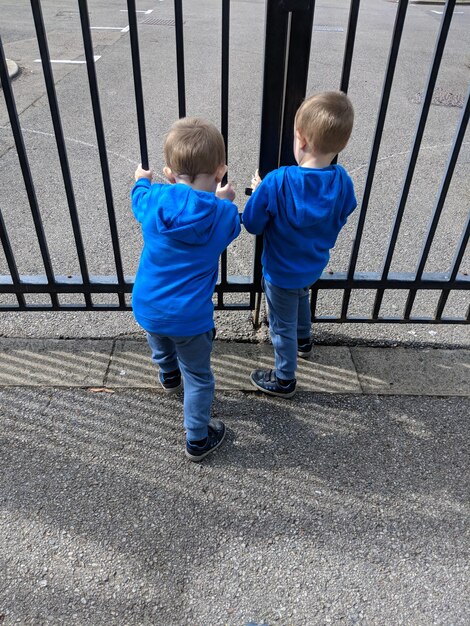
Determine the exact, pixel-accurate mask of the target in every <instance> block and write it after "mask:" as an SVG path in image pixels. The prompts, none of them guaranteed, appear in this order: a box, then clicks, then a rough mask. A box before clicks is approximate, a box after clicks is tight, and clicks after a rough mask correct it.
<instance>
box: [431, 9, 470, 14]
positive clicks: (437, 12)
mask: <svg viewBox="0 0 470 626" xmlns="http://www.w3.org/2000/svg"><path fill="white" fill-rule="evenodd" d="M431 13H436V14H437V15H442V14H443V13H444V11H434V10H432V9H431ZM463 13H464V12H463V11H454V13H453V15H463Z"/></svg>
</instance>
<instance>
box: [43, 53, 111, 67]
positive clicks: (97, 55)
mask: <svg viewBox="0 0 470 626" xmlns="http://www.w3.org/2000/svg"><path fill="white" fill-rule="evenodd" d="M93 59H94V61H95V63H96V61H98V59H101V54H95V55H94V57H93ZM50 62H51V63H68V64H69V65H84V64H85V63H86V61H71V60H70V59H51V60H50ZM33 63H42V59H34V61H33Z"/></svg>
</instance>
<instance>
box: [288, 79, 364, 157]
mask: <svg viewBox="0 0 470 626" xmlns="http://www.w3.org/2000/svg"><path fill="white" fill-rule="evenodd" d="M353 122H354V109H353V106H352V104H351V100H350V99H349V98H348V96H347V95H346V94H345V93H343V92H342V91H324V92H322V93H318V94H315V95H314V96H311V97H310V98H307V99H306V100H304V102H303V103H302V104H301V105H300V107H299V109H298V111H297V113H296V115H295V132H296V135H297V134H298V135H300V136H301V137H302V138H303V139H304V140H305V142H306V144H307V146H306V149H305V151H307V152H315V153H317V154H318V153H319V154H337V153H338V152H341V150H343V148H344V147H345V146H346V144H347V143H348V141H349V137H350V135H351V131H352V127H353Z"/></svg>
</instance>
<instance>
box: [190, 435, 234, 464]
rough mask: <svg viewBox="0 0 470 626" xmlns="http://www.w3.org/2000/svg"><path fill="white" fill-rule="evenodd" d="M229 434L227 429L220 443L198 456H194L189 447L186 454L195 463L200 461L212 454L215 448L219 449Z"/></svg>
mask: <svg viewBox="0 0 470 626" xmlns="http://www.w3.org/2000/svg"><path fill="white" fill-rule="evenodd" d="M226 434H227V431H226V430H225V431H224V436H223V437H222V439H221V440H220V441H219V443H218V444H217V445H216V446H214V447H213V448H211V449H210V450H207V452H204V454H198V455H197V456H193V455H192V454H191V453H189V452H188V448H185V449H184V453H185V454H186V456H187V457H188V459H189V460H190V461H192V462H193V463H199V461H202V460H203V459H205V458H206V456H208V455H209V454H211V452H214V450H217V448H219V447H220V446H221V445H222V443H223V442H224V440H225V435H226Z"/></svg>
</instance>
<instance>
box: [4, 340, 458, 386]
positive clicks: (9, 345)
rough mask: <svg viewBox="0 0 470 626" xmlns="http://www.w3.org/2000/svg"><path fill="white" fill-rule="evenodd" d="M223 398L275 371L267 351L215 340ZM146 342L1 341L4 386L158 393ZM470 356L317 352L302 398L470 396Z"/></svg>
mask: <svg viewBox="0 0 470 626" xmlns="http://www.w3.org/2000/svg"><path fill="white" fill-rule="evenodd" d="M212 364H213V369H214V373H215V377H216V385H217V389H218V390H219V391H250V392H253V391H254V388H253V387H252V385H251V384H250V380H249V375H250V372H251V370H252V369H254V368H258V367H264V368H269V367H272V366H273V351H272V347H271V346H269V345H266V344H250V343H230V342H222V341H217V340H216V341H215V344H214V353H213V359H212ZM156 372H157V369H156V367H155V366H154V365H153V364H152V362H151V361H150V358H149V348H148V346H147V343H146V341H145V340H140V341H139V340H137V341H136V340H131V339H99V340H91V339H85V340H76V339H73V340H66V339H64V340H57V339H8V338H3V339H0V386H11V385H15V386H32V387H43V386H50V387H109V388H112V389H122V388H125V389H130V388H141V389H157V390H158V388H159V386H158V384H157V382H156ZM469 381H470V350H464V349H459V350H448V349H434V348H428V349H413V348H398V347H397V348H367V347H362V346H357V347H347V346H315V348H314V352H313V355H312V357H311V358H310V359H309V360H302V359H299V369H298V389H299V391H310V392H327V393H354V394H380V395H383V394H397V395H421V396H468V395H470V384H469Z"/></svg>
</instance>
